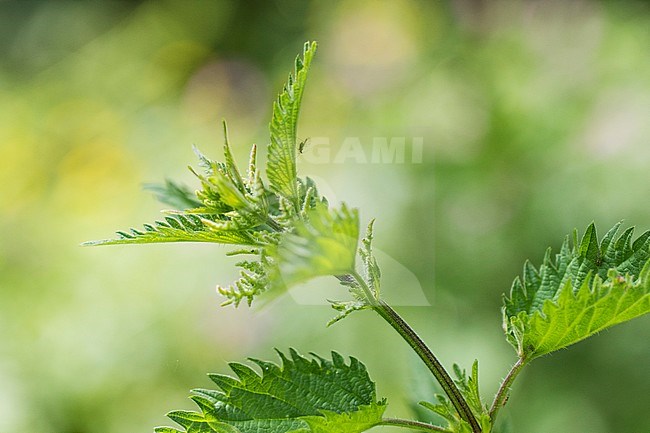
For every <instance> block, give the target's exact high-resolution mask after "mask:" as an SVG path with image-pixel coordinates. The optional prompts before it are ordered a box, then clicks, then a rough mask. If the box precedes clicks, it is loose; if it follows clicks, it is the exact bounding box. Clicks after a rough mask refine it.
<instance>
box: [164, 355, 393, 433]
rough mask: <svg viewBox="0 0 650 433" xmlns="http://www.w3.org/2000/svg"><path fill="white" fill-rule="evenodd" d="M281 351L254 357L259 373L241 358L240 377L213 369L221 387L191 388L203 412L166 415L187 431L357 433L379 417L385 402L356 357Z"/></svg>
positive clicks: (235, 365)
mask: <svg viewBox="0 0 650 433" xmlns="http://www.w3.org/2000/svg"><path fill="white" fill-rule="evenodd" d="M278 353H279V355H280V358H281V360H282V365H281V366H279V365H276V364H274V363H271V362H267V361H260V360H257V359H251V361H252V362H253V363H254V364H255V365H256V366H257V367H259V368H260V369H261V372H262V374H261V375H260V374H259V373H258V372H256V371H255V370H253V369H252V368H251V367H249V366H247V365H244V364H239V363H231V364H230V367H231V369H232V370H233V371H234V372H235V374H236V375H237V378H234V377H230V376H225V375H220V374H212V375H210V378H211V379H212V381H213V382H215V383H216V384H217V385H218V386H219V388H220V390H208V389H196V390H193V391H192V393H193V396H192V400H194V402H195V403H196V404H197V405H198V406H199V408H200V410H201V412H186V411H174V412H170V413H169V414H168V416H169V417H170V418H171V419H172V420H174V421H175V422H177V423H178V424H179V425H181V426H182V427H183V428H184V429H185V431H186V432H187V433H193V432H199V433H204V432H205V433H214V432H218V433H231V432H232V433H234V432H238V433H257V432H261V431H263V432H265V433H289V432H291V433H309V432H311V433H359V432H363V431H366V430H368V429H370V428H371V427H373V426H375V425H378V424H379V423H380V422H381V420H382V415H383V412H384V410H385V407H386V405H385V402H384V401H380V402H377V401H376V392H375V384H374V383H373V382H372V381H371V380H370V377H369V376H368V373H367V371H366V368H365V366H364V365H363V364H362V363H361V362H359V361H358V360H357V359H355V358H350V362H349V363H346V362H345V360H344V359H343V357H342V356H341V355H339V354H338V353H336V352H332V359H331V360H327V359H323V358H320V357H318V356H316V355H313V356H314V359H311V360H310V359H307V358H305V357H303V356H301V355H299V354H298V353H297V352H296V351H294V350H290V355H289V357H287V356H285V355H284V354H283V353H281V352H278ZM166 428H168V427H166ZM160 431H161V432H164V430H160ZM170 431H173V430H170Z"/></svg>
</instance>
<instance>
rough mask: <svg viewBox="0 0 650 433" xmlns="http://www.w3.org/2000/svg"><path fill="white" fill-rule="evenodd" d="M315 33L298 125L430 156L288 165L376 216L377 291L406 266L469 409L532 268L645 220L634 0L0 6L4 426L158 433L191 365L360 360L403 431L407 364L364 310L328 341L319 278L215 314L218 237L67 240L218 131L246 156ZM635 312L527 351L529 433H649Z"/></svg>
mask: <svg viewBox="0 0 650 433" xmlns="http://www.w3.org/2000/svg"><path fill="white" fill-rule="evenodd" d="M307 39H309V40H318V41H319V44H320V49H319V53H318V55H317V57H316V60H315V62H314V64H313V69H312V74H311V78H310V82H309V85H308V89H307V92H306V95H305V100H304V106H303V112H302V120H301V126H300V130H299V134H301V136H304V137H309V136H312V137H327V138H328V139H329V140H330V144H331V151H332V152H333V153H336V152H337V150H338V149H339V148H340V146H341V145H342V143H343V142H344V141H345V140H346V138H349V137H355V139H356V140H358V142H360V143H361V144H362V146H364V151H366V152H368V154H369V153H370V152H371V147H372V145H373V137H388V138H390V137H406V138H407V143H410V142H411V139H412V138H413V137H422V138H423V143H424V148H423V153H422V155H423V161H422V162H421V163H411V162H409V161H408V160H407V161H406V162H405V163H383V164H371V163H366V164H363V163H361V162H360V161H359V160H358V159H355V158H347V159H345V160H344V161H334V160H330V161H325V162H321V163H319V164H307V163H305V162H303V163H301V166H300V169H301V171H302V173H303V174H306V173H309V174H313V175H314V176H315V177H317V178H319V179H320V180H321V182H322V184H323V185H324V189H325V190H327V189H332V190H333V191H335V192H336V194H335V198H336V199H338V200H346V201H348V202H349V203H351V204H352V205H355V206H359V207H360V208H361V209H362V216H363V218H364V219H369V218H371V217H373V216H376V217H377V218H378V221H377V224H376V226H375V227H376V242H377V246H378V247H379V248H380V249H381V250H382V251H383V252H384V253H385V254H386V255H387V256H388V257H390V258H392V260H393V261H394V263H393V265H391V266H388V268H389V269H387V270H386V273H390V272H392V270H391V269H394V270H395V272H397V274H396V275H399V277H398V278H395V277H393V280H392V281H396V283H395V284H391V286H390V287H387V288H386V290H387V291H389V296H391V297H392V299H394V300H396V301H395V302H396V303H397V304H400V301H399V300H400V296H402V294H401V293H400V287H399V281H400V280H402V279H404V280H406V279H407V278H411V277H413V278H417V281H419V285H418V284H415V285H413V284H412V286H413V288H412V289H413V290H415V292H417V293H420V292H418V290H419V288H420V287H421V288H422V290H423V292H424V293H425V294H426V298H427V299H428V303H430V305H429V306H422V305H420V306H401V307H397V308H398V310H399V311H400V312H402V313H403V315H404V316H405V317H406V318H407V319H408V320H410V321H411V322H412V324H413V326H414V327H415V328H416V329H417V330H418V331H419V332H420V333H421V334H422V336H423V337H424V338H425V340H426V341H428V342H429V343H430V345H431V346H432V347H433V348H434V349H435V351H436V352H437V353H438V354H439V355H440V358H441V360H442V361H443V362H444V363H446V364H447V365H450V364H451V363H452V362H457V363H459V364H461V365H462V366H464V367H469V366H470V365H471V362H472V361H473V359H474V358H475V357H476V358H479V359H480V361H481V374H482V378H483V382H482V386H483V389H484V392H485V393H486V395H492V393H493V392H494V391H495V390H496V388H497V386H498V383H499V380H500V378H501V377H502V376H503V375H504V374H505V373H506V371H507V369H508V368H509V366H510V364H511V363H512V362H514V358H515V357H514V353H513V350H512V349H511V348H510V347H509V346H508V345H507V343H506V342H505V340H504V338H503V335H502V331H501V324H500V320H501V317H500V311H499V308H500V303H501V294H502V293H503V292H505V291H507V290H509V287H510V283H511V282H512V279H513V278H514V276H515V275H517V274H518V273H519V272H520V269H521V266H522V264H523V262H524V260H525V259H527V258H530V259H532V260H533V262H535V263H539V262H540V261H541V259H542V257H543V254H544V251H545V248H546V247H547V246H549V245H550V246H553V247H554V248H558V247H559V245H560V243H561V241H562V240H563V237H564V235H565V234H567V233H569V232H570V231H571V230H572V229H573V228H574V227H578V228H580V229H581V230H584V228H585V227H586V225H587V224H588V223H589V222H591V221H592V220H594V221H596V223H597V224H598V227H599V228H600V232H601V234H602V233H603V231H604V230H605V229H607V228H609V227H610V226H611V225H613V224H614V223H615V222H616V221H619V220H621V219H624V220H625V221H626V223H627V224H636V225H637V226H638V227H639V229H648V228H650V202H649V197H650V170H648V166H649V165H650V146H648V144H649V143H648V138H647V137H650V122H649V121H648V119H650V56H649V52H648V47H650V6H649V4H648V3H647V2H643V1H638V2H636V1H591V2H590V1H584V0H583V1H570V2H563V1H560V0H555V1H530V2H517V1H507V2H502V1H476V0H474V1H471V0H462V1H460V0H459V1H416V0H410V1H409V0H399V1H362V0H354V1H304V0H273V1H271V0H265V1H262V0H259V1H247V2H235V1H225V0H224V1H216V0H215V1H207V0H206V1H200V0H162V1H142V2H138V1H131V2H127V1H123V2H118V1H84V2H82V1H56V2H53V1H28V0H20V1H0V216H1V218H0V432H14V433H23V432H25V433H26V432H41V433H54V432H56V433H100V432H101V433H117V432H127V431H128V432H136V431H151V429H152V427H153V426H155V425H161V424H169V423H168V421H166V419H165V418H164V413H165V412H166V411H168V410H171V409H181V408H187V409H190V408H192V407H193V405H192V403H191V402H190V401H189V400H187V398H186V397H187V392H188V390H189V389H190V388H193V387H206V386H209V380H208V379H207V377H205V375H204V373H206V372H225V371H226V364H225V361H230V360H242V359H244V358H245V357H247V356H255V357H260V358H272V359H273V358H274V357H275V355H274V354H273V350H272V348H273V347H278V348H281V349H286V348H288V347H290V346H293V347H296V348H297V349H298V350H300V351H302V352H309V351H315V352H318V353H321V354H327V352H328V351H329V350H330V349H336V350H337V351H340V352H341V353H343V354H350V355H355V356H357V357H359V358H360V359H361V360H363V361H365V362H366V364H367V365H368V367H369V369H370V372H371V375H372V376H373V378H374V379H376V381H377V382H378V393H379V395H380V396H386V397H389V399H390V400H389V401H390V407H389V413H390V414H391V415H399V416H409V410H410V409H409V400H410V399H412V396H413V394H414V393H417V392H421V391H418V390H419V389H420V388H424V389H426V386H424V387H423V386H421V385H422V384H420V385H417V386H416V385H414V382H413V381H414V380H415V379H414V377H417V374H415V373H414V371H416V370H417V367H416V366H417V365H418V364H417V361H416V360H414V359H413V356H412V355H411V354H410V353H409V351H408V349H407V347H406V345H405V344H404V343H403V342H402V341H400V340H399V339H398V338H397V337H396V336H395V335H393V334H392V332H391V331H390V330H389V329H388V327H387V325H385V324H384V323H382V322H381V321H380V320H379V319H377V318H375V317H374V316H372V315H371V314H370V313H358V314H356V315H353V316H352V317H351V318H350V319H349V320H346V321H344V322H343V323H340V324H337V325H336V326H334V327H332V328H330V329H326V328H325V326H324V324H325V323H326V322H327V320H328V319H329V318H330V317H331V316H332V314H333V312H332V311H331V310H330V309H329V308H328V307H327V306H326V305H323V302H322V300H323V299H324V298H331V297H332V296H334V295H335V294H336V293H340V291H337V290H339V289H336V288H335V287H334V283H333V282H332V281H325V283H324V284H321V286H322V287H323V290H321V291H320V292H318V293H317V294H316V295H317V296H316V297H315V298H314V296H313V294H311V295H309V296H307V298H308V299H307V300H305V298H304V297H302V298H301V297H300V296H297V295H296V296H285V297H283V298H282V299H280V300H278V301H276V302H274V303H272V304H271V305H268V306H267V307H265V308H261V309H260V308H254V309H252V310H251V309H248V308H246V307H242V308H240V309H239V310H234V309H232V308H230V307H228V308H219V307H218V304H219V303H220V302H221V299H220V298H219V296H218V295H217V294H216V293H215V292H214V290H213V287H214V286H215V284H216V283H221V284H227V283H229V282H230V281H231V280H232V279H233V278H234V277H235V276H236V272H235V269H234V266H233V263H234V261H231V260H226V259H225V258H224V252H225V251H226V249H224V248H223V247H220V246H210V245H163V246H144V247H128V246H126V247H105V248H104V247H102V248H93V249H86V248H81V247H79V243H81V242H83V241H85V240H89V239H97V238H104V237H108V236H111V234H112V232H113V230H116V229H124V228H128V227H131V226H138V225H140V224H141V223H144V222H151V221H153V220H155V219H157V218H160V214H159V213H158V210H159V209H160V206H159V205H158V204H157V203H155V201H154V200H153V198H151V195H150V194H149V193H145V192H142V190H141V187H142V184H143V183H149V182H156V181H160V180H162V179H163V178H164V177H171V178H175V179H179V180H184V181H186V182H187V183H188V184H192V185H194V184H193V183H192V182H193V180H192V177H191V175H190V174H189V173H188V171H187V170H186V169H185V166H186V165H187V164H194V163H195V159H194V155H193V154H192V151H191V145H192V144H197V145H199V146H200V147H201V149H202V150H203V151H204V152H205V153H207V154H208V155H210V156H213V157H217V156H218V152H219V148H220V145H221V136H220V131H219V128H220V126H219V120H220V119H221V118H226V119H227V120H228V121H229V125H230V129H231V139H232V142H233V143H234V146H235V152H236V156H237V157H239V159H240V161H245V159H244V158H245V157H246V153H247V151H248V148H249V146H250V144H251V143H253V142H256V143H258V144H260V145H264V144H266V142H267V136H268V133H267V122H268V120H269V118H270V108H271V102H272V100H273V98H274V97H275V95H276V94H277V92H278V91H279V90H280V88H281V86H282V83H283V82H284V80H285V79H286V73H287V72H288V71H289V69H290V67H291V65H292V61H293V58H294V56H295V55H296V54H297V53H298V52H299V51H300V50H301V49H302V43H303V42H304V41H305V40H307ZM328 290H329V291H331V292H327V291H328ZM417 293H416V294H417ZM404 296H405V295H404ZM314 299H315V300H316V301H314ZM408 303H409V302H402V304H408ZM308 304H316V305H308ZM318 304H320V305H318ZM648 325H650V317H645V318H642V319H639V320H636V321H634V322H631V323H628V324H625V325H621V326H619V327H615V328H614V329H611V330H609V331H606V332H603V333H602V334H601V335H600V336H598V337H597V338H594V339H591V340H588V341H586V342H583V343H580V344H578V345H577V346H575V347H573V348H571V349H570V350H566V351H562V352H560V353H557V354H554V355H552V356H548V357H546V358H543V359H540V360H538V361H535V362H534V363H533V364H532V365H531V367H529V370H528V371H526V372H525V373H524V374H523V375H522V377H521V378H520V379H519V381H518V383H517V384H516V387H515V390H514V392H513V396H512V398H511V400H510V403H509V405H508V407H507V409H506V410H504V411H503V412H502V414H503V415H504V416H505V417H506V418H508V422H510V424H511V425H512V426H514V427H515V431H526V432H528V433H548V432H562V433H579V432H590V433H607V432H617V433H643V432H648V431H650V417H648V407H650V397H648V395H649V393H648V390H649V389H650V372H649V369H648V366H649V365H650V346H648V341H650V330H649V326H648ZM419 397H426V394H425V395H424V396H422V395H420V396H419ZM378 430H381V429H378ZM383 431H386V432H388V431H391V430H389V429H387V428H386V429H384V430H383Z"/></svg>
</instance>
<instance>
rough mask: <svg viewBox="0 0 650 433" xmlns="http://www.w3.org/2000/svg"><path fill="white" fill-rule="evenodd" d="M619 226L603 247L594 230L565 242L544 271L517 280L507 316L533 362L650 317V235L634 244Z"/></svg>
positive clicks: (512, 336)
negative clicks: (620, 233) (618, 234)
mask: <svg viewBox="0 0 650 433" xmlns="http://www.w3.org/2000/svg"><path fill="white" fill-rule="evenodd" d="M619 227H620V223H619V224H617V225H616V226H614V228H612V229H611V230H610V231H609V232H608V233H607V234H606V235H605V237H604V238H603V241H602V242H600V243H599V241H598V237H597V235H596V228H595V226H594V225H593V224H591V225H590V226H589V227H588V228H587V230H586V232H585V234H584V236H583V237H582V239H581V240H580V241H578V236H577V232H576V233H574V236H573V239H574V240H573V245H572V246H570V245H569V240H568V238H567V240H566V241H565V242H564V244H563V245H562V248H561V250H560V253H559V254H557V255H556V256H555V260H551V253H550V250H549V251H548V252H547V254H546V257H545V258H544V262H543V264H542V265H541V266H540V268H539V269H535V268H534V267H533V266H532V265H531V264H530V263H529V262H527V263H526V264H525V265H524V275H523V278H517V279H515V281H514V283H513V286H512V289H511V293H510V297H509V298H505V303H504V308H503V315H504V329H505V330H506V336H507V338H508V341H509V342H510V343H511V344H512V345H513V346H514V347H515V348H516V349H517V352H518V354H519V356H520V357H525V358H526V359H532V358H535V357H538V356H542V355H544V354H547V353H550V352H553V351H556V350H558V349H561V348H563V347H566V346H569V345H571V344H574V343H577V342H579V341H581V340H583V339H585V338H587V337H589V336H591V335H593V334H595V333H597V332H599V331H601V330H603V329H606V328H608V327H610V326H613V325H616V324H618V323H622V322H625V321H628V320H631V319H634V318H636V317H639V316H641V315H644V314H646V313H648V312H650V278H649V274H650V232H645V233H644V234H642V235H641V236H640V237H639V238H638V239H637V240H636V241H635V242H633V243H631V239H632V235H633V232H634V229H633V228H630V229H628V230H626V231H625V232H624V233H623V234H622V235H621V236H620V237H618V238H616V233H617V232H618V229H619Z"/></svg>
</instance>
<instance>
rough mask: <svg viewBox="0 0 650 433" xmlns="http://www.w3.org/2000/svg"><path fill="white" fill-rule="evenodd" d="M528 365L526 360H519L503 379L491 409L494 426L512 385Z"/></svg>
mask: <svg viewBox="0 0 650 433" xmlns="http://www.w3.org/2000/svg"><path fill="white" fill-rule="evenodd" d="M526 363H527V360H526V359H525V358H519V359H518V360H517V362H516V363H515V365H513V366H512V368H511V369H510V371H509V372H508V374H507V375H506V377H505V378H504V379H503V382H501V386H500V387H499V390H498V391H497V393H496V395H495V396H494V401H493V402H492V406H491V407H490V419H491V420H492V424H494V422H495V421H496V417H497V414H498V413H499V409H501V408H502V407H503V406H504V405H505V404H506V401H507V400H508V393H509V392H510V388H511V387H512V383H513V382H514V381H515V379H516V378H517V376H518V375H519V373H520V372H521V370H522V369H523V368H524V366H525V365H526Z"/></svg>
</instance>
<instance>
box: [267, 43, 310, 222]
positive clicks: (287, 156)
mask: <svg viewBox="0 0 650 433" xmlns="http://www.w3.org/2000/svg"><path fill="white" fill-rule="evenodd" d="M315 52H316V42H312V43H309V42H307V43H306V44H305V47H304V52H303V58H302V59H301V58H300V56H298V57H297V58H296V66H295V71H294V73H293V75H291V74H290V75H289V79H288V82H287V84H286V85H285V87H284V90H283V92H282V93H280V95H279V96H278V99H277V100H276V101H275V102H274V104H273V118H272V119H271V123H270V125H269V129H270V133H271V141H270V143H269V147H268V162H267V169H266V174H267V176H268V178H269V185H270V187H271V190H272V191H273V192H275V193H277V194H279V195H281V196H282V197H284V198H285V199H287V200H289V201H290V202H291V203H293V205H294V206H295V209H296V211H298V210H299V209H300V203H299V193H298V183H297V172H296V147H297V141H298V140H297V138H296V130H297V125H298V114H299V112H300V103H301V101H302V94H303V91H304V89H305V83H306V81H307V73H308V71H309V66H310V64H311V60H312V58H313V56H314V53H315Z"/></svg>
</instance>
